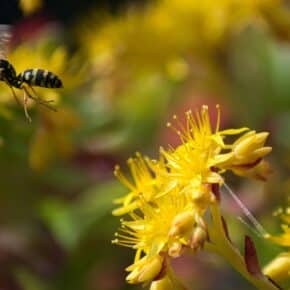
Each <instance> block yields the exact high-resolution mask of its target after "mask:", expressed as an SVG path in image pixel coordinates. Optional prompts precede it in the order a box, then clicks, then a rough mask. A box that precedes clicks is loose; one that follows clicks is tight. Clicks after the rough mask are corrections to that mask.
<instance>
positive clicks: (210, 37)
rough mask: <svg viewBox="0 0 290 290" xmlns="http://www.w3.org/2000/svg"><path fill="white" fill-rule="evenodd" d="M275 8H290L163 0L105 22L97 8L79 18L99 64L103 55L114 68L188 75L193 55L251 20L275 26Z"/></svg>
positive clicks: (268, 1) (262, 1)
mask: <svg viewBox="0 0 290 290" xmlns="http://www.w3.org/2000/svg"><path fill="white" fill-rule="evenodd" d="M272 10H275V11H280V10H282V11H284V12H285V13H284V14H287V12H286V11H287V10H286V9H283V3H282V2H281V1H279V0H255V1H252V0H245V1H238V0H222V1H218V2H213V1H211V0H205V1H192V0H159V1H153V2H149V4H147V5H146V6H145V8H144V7H142V9H140V10H138V8H137V9H131V10H129V11H128V12H127V13H124V14H123V15H121V16H119V17H115V18H111V17H107V19H105V21H104V24H103V25H101V24H100V21H99V18H100V15H95V14H93V15H92V17H91V18H90V19H89V20H87V19H86V20H84V22H87V25H86V26H85V25H83V24H80V26H79V28H80V31H79V36H80V41H81V43H82V44H83V46H84V48H85V50H86V51H87V52H88V54H89V55H90V57H91V58H92V59H93V60H94V61H93V62H94V64H95V65H96V66H97V67H98V65H99V64H101V65H103V64H104V61H105V62H106V63H107V64H109V65H110V66H111V65H112V64H113V68H114V72H115V74H118V71H120V72H124V71H126V73H129V74H130V72H133V73H134V72H139V73H142V72H143V73H144V72H146V71H151V72H152V71H153V72H156V71H158V72H164V73H165V74H167V73H168V76H169V77H171V76H173V78H175V77H176V76H177V78H180V77H185V76H186V75H187V72H188V69H187V61H188V60H189V59H191V61H192V56H193V58H195V57H196V56H198V58H199V59H201V58H202V57H203V56H205V55H207V56H209V58H210V57H211V56H212V55H211V53H212V51H214V50H216V49H219V48H221V47H223V46H224V43H225V42H226V41H227V40H228V39H229V38H230V37H231V35H233V34H235V33H238V32H239V31H240V30H242V28H243V27H245V26H247V25H248V24H249V23H251V24H255V25H262V26H263V25H267V24H269V25H270V26H271V25H272V21H274V19H273V17H271V11H272ZM280 14H281V13H280ZM280 14H279V15H280ZM284 14H281V15H282V16H283V15H284ZM282 16H281V17H282ZM93 18H95V19H96V20H95V19H93ZM284 18H286V15H284V17H283V19H284ZM282 22H283V21H280V22H278V23H279V24H281V23H282ZM283 23H284V22H283ZM276 24H277V23H275V24H273V26H274V27H275V25H276ZM92 27H93V28H92ZM92 29H93V30H94V31H96V33H91V31H92ZM210 55H211V56H210ZM185 60H186V61H185ZM176 64H178V65H176ZM179 64H181V65H179ZM168 68H169V69H168ZM175 70H176V73H175ZM137 75H138V74H137Z"/></svg>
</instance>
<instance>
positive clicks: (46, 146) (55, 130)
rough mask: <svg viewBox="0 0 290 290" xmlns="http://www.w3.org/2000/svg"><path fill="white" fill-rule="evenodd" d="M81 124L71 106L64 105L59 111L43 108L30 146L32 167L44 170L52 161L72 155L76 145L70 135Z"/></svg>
mask: <svg viewBox="0 0 290 290" xmlns="http://www.w3.org/2000/svg"><path fill="white" fill-rule="evenodd" d="M79 124H80V120H79V117H78V116H77V114H76V113H75V112H74V111H73V110H72V109H70V108H66V107H62V108H60V109H59V111H58V112H57V113H55V112H50V111H48V110H44V109H42V112H41V113H40V119H39V122H38V125H37V126H38V127H37V128H36V132H35V134H34V136H33V137H32V140H31V144H30V148H29V163H30V166H31V168H33V169H35V170H43V169H45V168H46V167H47V166H48V165H49V164H50V163H51V162H52V161H54V160H56V159H59V158H60V157H62V158H66V157H69V156H71V155H72V153H73V152H74V146H73V143H72V140H71V136H70V135H71V132H72V131H73V130H75V129H76V128H78V127H79Z"/></svg>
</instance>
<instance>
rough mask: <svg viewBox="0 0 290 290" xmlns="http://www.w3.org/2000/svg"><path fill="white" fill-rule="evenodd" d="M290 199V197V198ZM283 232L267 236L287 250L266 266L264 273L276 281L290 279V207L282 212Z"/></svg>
mask: <svg viewBox="0 0 290 290" xmlns="http://www.w3.org/2000/svg"><path fill="white" fill-rule="evenodd" d="M289 201H290V199H289ZM280 214H281V219H282V220H283V221H284V222H285V223H284V224H282V229H283V233H282V234H281V235H280V236H272V235H269V236H267V237H266V238H267V239H269V240H271V241H273V242H274V243H276V244H278V245H280V246H283V247H286V251H285V252H283V253H281V254H279V255H278V256H277V257H276V258H274V259H273V260H272V261H271V262H270V263H269V264H268V265H267V266H266V267H265V268H264V271H263V272H264V273H265V274H266V275H267V276H269V277H271V278H272V279H273V280H274V281H283V280H287V279H290V207H288V208H287V209H286V210H285V212H284V213H283V212H282V213H280Z"/></svg>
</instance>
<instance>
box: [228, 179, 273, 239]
mask: <svg viewBox="0 0 290 290" xmlns="http://www.w3.org/2000/svg"><path fill="white" fill-rule="evenodd" d="M223 187H224V188H225V189H226V192H227V193H228V194H229V195H230V197H231V198H232V199H233V200H234V201H235V202H236V203H237V205H238V206H239V207H240V208H241V210H242V211H243V213H244V214H245V216H246V217H247V219H248V220H249V223H248V222H247V221H245V220H244V219H242V218H241V217H238V219H239V220H240V221H241V222H242V223H243V224H245V225H247V227H248V228H250V229H251V230H252V231H253V232H254V233H256V234H257V235H258V236H260V237H265V236H268V235H269V234H268V233H267V231H266V230H265V229H264V227H263V226H262V225H261V224H260V223H259V222H258V220H257V219H256V218H255V217H254V216H253V214H252V213H251V212H250V211H249V209H248V208H247V207H246V206H245V205H244V204H243V202H242V201H241V200H240V199H239V198H238V196H237V195H236V194H235V193H234V192H233V190H232V189H231V188H230V187H229V186H228V185H227V184H226V183H224V184H223Z"/></svg>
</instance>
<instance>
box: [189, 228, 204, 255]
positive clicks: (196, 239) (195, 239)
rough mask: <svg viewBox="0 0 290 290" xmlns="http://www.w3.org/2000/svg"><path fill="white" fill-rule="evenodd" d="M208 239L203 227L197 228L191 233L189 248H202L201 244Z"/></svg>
mask: <svg viewBox="0 0 290 290" xmlns="http://www.w3.org/2000/svg"><path fill="white" fill-rule="evenodd" d="M207 239H208V235H207V231H206V230H205V229H204V228H203V227H199V226H197V227H196V228H195V229H194V230H193V233H192V238H191V242H190V247H191V248H192V249H194V250H197V249H200V248H202V247H203V244H204V243H205V242H206V240H207Z"/></svg>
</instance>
